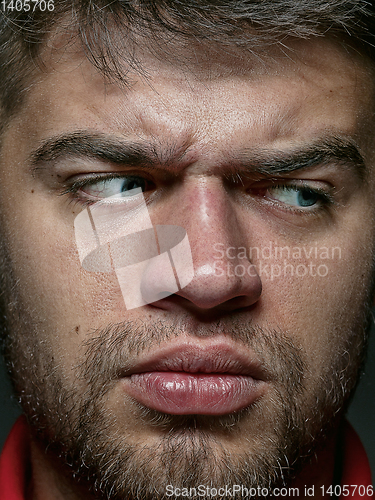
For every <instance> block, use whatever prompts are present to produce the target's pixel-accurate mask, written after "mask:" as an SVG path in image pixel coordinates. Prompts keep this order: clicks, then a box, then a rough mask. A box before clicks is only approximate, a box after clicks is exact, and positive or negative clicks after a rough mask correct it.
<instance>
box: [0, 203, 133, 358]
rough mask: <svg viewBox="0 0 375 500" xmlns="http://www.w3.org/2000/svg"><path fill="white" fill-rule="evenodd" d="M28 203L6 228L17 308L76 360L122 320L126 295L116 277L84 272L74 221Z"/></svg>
mask: <svg viewBox="0 0 375 500" xmlns="http://www.w3.org/2000/svg"><path fill="white" fill-rule="evenodd" d="M28 201H29V203H27V204H26V203H25V206H24V207H23V209H22V207H21V206H20V205H18V208H19V210H18V211H17V213H14V214H13V216H12V217H6V216H5V217H3V219H4V224H3V225H2V232H3V239H2V241H3V246H4V251H5V252H6V254H7V260H9V262H10V266H11V271H12V286H13V288H14V290H15V294H16V301H17V302H18V305H17V309H18V310H19V312H21V314H23V316H24V317H26V315H27V318H28V321H29V322H31V323H32V325H30V327H31V326H32V327H33V328H34V330H35V331H36V332H37V333H36V334H37V335H38V336H39V337H41V339H42V337H44V336H46V337H53V338H54V345H55V347H56V348H57V347H58V348H59V349H63V350H64V352H65V353H68V354H69V356H70V357H76V356H77V353H78V350H79V346H80V344H82V342H84V341H85V340H86V336H87V332H88V331H90V330H92V329H94V328H97V327H98V326H103V325H104V326H105V325H106V324H108V323H115V322H120V321H121V319H123V314H124V302H123V299H122V295H121V290H120V288H119V285H118V281H117V278H116V276H115V274H114V273H107V274H105V273H89V272H86V271H85V270H84V269H82V266H81V264H80V261H79V257H78V252H77V248H76V244H75V239H74V229H73V220H74V217H71V218H70V219H69V220H62V218H61V217H60V218H59V217H58V216H57V214H55V213H54V212H53V210H52V208H51V210H48V209H45V210H44V211H43V213H41V211H40V206H41V205H40V204H37V203H34V201H33V200H28ZM26 206H27V210H26ZM42 206H43V205H42ZM44 206H45V205H44ZM5 213H6V211H5Z"/></svg>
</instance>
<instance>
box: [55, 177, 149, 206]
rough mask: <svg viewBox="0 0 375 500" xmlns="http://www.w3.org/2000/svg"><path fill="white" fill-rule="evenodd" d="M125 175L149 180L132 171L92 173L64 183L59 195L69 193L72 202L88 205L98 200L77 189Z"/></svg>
mask: <svg viewBox="0 0 375 500" xmlns="http://www.w3.org/2000/svg"><path fill="white" fill-rule="evenodd" d="M125 177H139V178H144V179H145V180H146V181H149V180H148V179H147V178H146V177H144V176H143V175H136V174H134V173H129V174H126V175H125V174H106V175H101V174H98V175H94V176H90V177H89V178H87V177H86V178H83V179H78V180H76V181H74V182H73V183H72V184H68V185H65V189H63V191H62V192H61V193H60V195H61V196H63V195H69V197H70V202H71V203H74V204H77V203H79V204H81V205H82V206H84V207H86V206H90V205H93V204H94V203H97V202H98V201H99V200H94V199H90V197H89V195H88V194H84V193H82V194H79V190H80V189H82V188H83V187H87V186H93V185H94V184H96V183H98V182H106V181H110V180H112V179H123V178H125ZM149 182H151V181H149Z"/></svg>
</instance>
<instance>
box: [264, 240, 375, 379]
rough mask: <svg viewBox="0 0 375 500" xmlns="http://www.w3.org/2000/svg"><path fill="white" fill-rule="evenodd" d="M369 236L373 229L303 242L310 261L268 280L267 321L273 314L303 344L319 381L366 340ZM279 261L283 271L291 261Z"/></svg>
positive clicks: (300, 261)
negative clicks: (343, 355)
mask: <svg viewBox="0 0 375 500" xmlns="http://www.w3.org/2000/svg"><path fill="white" fill-rule="evenodd" d="M364 234H367V239H365V238H364V236H363V235H364ZM368 234H369V231H368V230H367V232H366V231H358V232H355V234H352V235H350V237H349V235H346V237H344V236H343V237H342V238H339V237H336V238H331V240H320V241H319V240H318V241H316V242H315V241H314V242H313V243H312V244H311V243H307V242H306V243H303V244H302V245H301V247H302V250H303V249H304V248H306V249H307V251H311V250H312V252H313V254H312V256H311V257H310V258H308V259H307V258H303V257H302V258H297V259H296V258H291V259H289V260H287V264H288V265H291V266H292V267H290V268H289V274H288V276H287V277H285V276H279V277H276V278H274V279H273V280H272V279H268V280H263V285H264V288H263V295H262V298H261V302H262V310H263V312H264V318H266V316H267V314H268V319H269V320H270V321H272V323H273V324H274V325H276V326H277V327H278V328H280V329H281V330H282V331H284V332H285V333H286V334H287V335H288V336H290V337H291V339H292V340H293V341H296V343H297V345H300V346H301V348H302V349H303V351H304V353H305V355H306V359H307V361H308V365H309V371H310V372H311V374H312V375H311V376H312V378H314V379H316V380H317V379H318V378H319V376H321V374H322V373H324V372H325V370H326V369H327V367H329V366H332V364H333V363H334V359H335V358H336V357H337V355H338V353H344V352H345V350H346V349H347V348H348V343H349V347H350V345H351V344H352V345H353V351H354V350H355V346H356V345H358V344H360V343H361V342H362V338H363V326H364V324H365V317H366V312H367V305H369V301H370V295H371V293H370V292H371V284H372V275H373V268H372V264H371V263H372V258H373V251H374V249H373V246H372V244H371V243H370V242H369V238H368ZM280 246H281V245H280ZM315 248H317V250H316V253H315ZM326 249H328V250H329V251H328V252H326ZM295 255H296V254H295ZM274 263H275V264H276V265H279V266H280V268H281V269H283V266H284V265H285V259H282V260H280V259H279V260H275V261H274ZM299 266H300V267H299ZM292 269H293V271H294V275H293V276H291V275H290V274H291V272H292ZM298 269H299V270H300V273H299V275H298ZM319 269H320V273H319V272H318V270H319ZM355 362H356V360H353V363H355Z"/></svg>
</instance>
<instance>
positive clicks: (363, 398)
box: [0, 329, 375, 478]
mask: <svg viewBox="0 0 375 500" xmlns="http://www.w3.org/2000/svg"><path fill="white" fill-rule="evenodd" d="M0 408H1V411H0V447H2V446H3V443H4V441H5V439H6V436H7V434H8V432H9V431H10V429H11V427H12V424H13V422H14V421H15V419H16V418H17V416H18V415H19V414H20V410H19V408H18V406H17V403H16V401H15V400H14V398H13V396H12V393H11V388H10V384H9V382H8V379H7V376H6V372H5V368H4V364H3V361H2V359H1V358H0ZM348 418H349V420H350V422H351V423H352V424H353V426H354V428H355V429H356V431H357V432H358V434H359V435H360V437H361V440H362V443H363V444H364V446H365V448H366V450H367V453H368V457H369V459H370V463H371V469H372V476H373V478H375V331H374V329H373V331H372V332H371V335H370V348H369V353H368V359H367V363H366V367H365V373H364V375H363V377H362V380H361V382H360V385H359V387H358V390H357V392H356V395H355V397H354V399H353V402H352V404H351V407H350V409H349V413H348Z"/></svg>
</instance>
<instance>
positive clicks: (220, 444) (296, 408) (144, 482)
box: [6, 309, 369, 500]
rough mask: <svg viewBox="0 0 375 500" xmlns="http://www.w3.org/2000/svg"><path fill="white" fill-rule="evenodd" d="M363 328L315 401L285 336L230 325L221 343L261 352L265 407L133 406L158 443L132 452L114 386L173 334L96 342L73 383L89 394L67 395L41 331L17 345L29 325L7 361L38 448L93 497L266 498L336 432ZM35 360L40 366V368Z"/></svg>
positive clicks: (118, 331) (143, 329) (148, 332)
mask: <svg viewBox="0 0 375 500" xmlns="http://www.w3.org/2000/svg"><path fill="white" fill-rule="evenodd" d="M21 310H22V309H21ZM23 311H26V309H23ZM368 318H369V314H368V310H367V309H366V313H363V315H362V316H361V317H360V318H358V321H357V323H356V327H355V328H353V331H352V332H351V333H350V334H348V335H347V336H346V339H345V341H343V342H342V345H340V346H338V348H337V350H336V354H335V357H334V359H333V360H332V365H331V366H329V367H328V366H327V368H326V373H322V374H321V377H320V381H323V382H321V385H320V386H317V387H315V388H314V390H315V392H314V394H312V393H311V390H310V393H308V391H307V390H306V387H305V375H306V370H308V365H307V363H306V360H305V359H304V356H303V352H302V350H301V349H300V348H299V347H298V346H296V345H294V344H293V343H292V342H291V340H290V337H288V336H287V335H286V334H284V333H283V332H281V331H279V330H276V329H274V330H270V329H268V330H266V329H262V328H260V327H255V326H254V327H246V328H244V326H243V325H242V326H241V325H240V324H238V325H235V324H234V323H235V322H234V321H231V324H230V325H229V324H227V325H223V327H224V331H225V332H226V333H225V334H226V335H228V336H229V337H230V338H231V339H233V340H235V341H237V342H240V343H243V344H244V345H245V346H246V347H250V348H251V349H253V350H254V351H255V353H256V354H259V356H260V358H261V359H262V362H263V365H264V366H265V367H266V369H267V370H268V371H269V373H270V374H271V378H272V380H273V381H274V383H273V385H272V391H271V395H270V397H269V398H267V399H266V398H260V400H259V401H257V402H256V403H254V404H253V405H252V406H250V407H249V408H245V409H244V410H242V411H240V412H237V413H236V414H232V415H224V416H219V417H209V416H204V415H191V416H190V415H189V416H177V415H166V414H162V413H159V412H156V411H153V410H150V409H148V408H145V407H143V406H142V405H140V404H136V410H135V413H134V418H135V419H138V421H139V423H140V425H141V426H144V427H145V428H148V430H150V429H154V430H155V432H157V434H158V436H159V439H158V440H157V442H156V443H155V442H154V443H153V444H147V443H142V444H137V443H134V442H132V441H131V439H129V438H128V436H127V435H126V433H124V432H121V428H120V427H119V425H118V422H117V421H118V415H117V414H116V412H115V411H113V410H111V408H109V407H108V406H107V405H106V401H107V397H108V394H110V393H111V390H112V389H113V387H114V386H115V384H116V383H118V380H116V377H115V376H114V374H115V373H116V372H117V371H118V369H121V368H123V366H124V364H125V365H126V362H127V359H128V358H129V356H130V355H131V354H132V355H134V354H135V355H137V354H139V353H140V352H142V351H144V350H147V349H150V348H152V347H155V345H157V344H160V343H162V342H165V341H168V340H170V339H172V338H174V337H176V336H178V334H176V331H177V332H178V331H179V330H178V329H177V330H176V325H173V326H171V325H170V326H167V325H165V324H162V323H160V324H153V325H152V326H150V325H148V326H145V325H143V324H142V323H139V322H127V323H121V324H118V325H111V326H108V327H105V328H102V329H98V330H96V331H95V332H92V334H91V336H90V340H89V341H88V342H87V344H86V345H85V355H84V357H83V358H82V359H83V361H82V363H81V364H80V365H79V366H78V367H77V379H78V380H80V381H81V382H82V381H83V382H84V384H85V386H86V390H85V391H83V392H82V391H79V390H78V389H76V388H74V387H66V385H65V383H64V375H63V371H62V368H61V367H60V366H59V365H58V364H54V362H53V361H52V359H53V358H52V356H51V353H50V352H49V351H48V348H47V349H45V347H44V350H43V349H42V348H41V347H40V345H42V344H39V342H36V341H35V338H37V337H38V332H37V331H35V332H33V333H29V334H28V335H22V331H25V329H24V328H25V327H26V324H27V329H28V331H29V332H30V325H32V321H31V318H27V314H26V313H25V314H24V315H23V317H22V318H21V321H18V322H17V323H16V324H14V323H13V325H12V327H11V330H10V331H11V333H10V335H8V339H9V341H8V343H7V348H6V357H7V360H8V365H9V366H10V367H11V371H12V376H13V379H14V384H15V387H16V390H17V392H18V394H19V398H20V402H21V404H22V406H23V408H24V411H25V413H26V415H27V416H28V419H29V421H30V423H31V424H32V427H33V430H34V433H35V435H36V436H37V439H38V440H39V441H40V442H41V443H45V446H47V447H48V450H49V453H52V454H53V456H54V457H56V456H57V457H59V460H60V461H61V463H63V464H64V467H65V468H66V471H67V475H68V476H69V477H72V478H74V481H79V482H80V483H81V484H82V485H83V487H85V488H88V489H90V490H91V491H93V492H94V494H95V497H97V498H100V499H111V500H125V499H133V498H134V499H139V500H151V499H152V500H164V499H167V498H170V496H167V495H166V487H167V485H172V486H173V487H179V488H187V489H190V488H197V487H198V486H199V485H204V486H211V487H213V488H217V489H219V488H220V487H224V488H225V486H228V487H231V486H233V485H244V486H245V487H247V488H249V489H250V488H255V489H258V490H257V491H259V487H260V488H267V489H268V490H269V491H270V490H271V489H272V488H274V487H276V486H282V485H288V484H291V482H292V480H293V478H294V477H295V476H296V475H297V474H298V473H299V472H300V470H301V469H302V468H303V467H304V465H305V464H306V463H307V462H308V461H309V459H310V458H311V457H312V456H313V455H314V453H316V451H317V448H318V447H319V446H324V443H325V440H326V437H327V436H328V435H329V434H330V432H332V430H333V429H334V428H335V427H336V426H337V422H338V420H339V416H340V412H341V410H342V407H343V405H344V404H345V401H346V400H347V399H348V396H349V394H350V393H351V392H352V391H353V388H354V386H355V384H356V380H357V376H358V371H359V368H360V366H361V363H362V357H363V352H364V348H365V343H366V342H365V338H366V335H365V332H366V331H367V329H368V328H367V327H368ZM214 334H215V330H212V331H211V332H210V331H208V330H207V331H206V332H205V335H206V336H210V335H214ZM119 346H121V349H119ZM349 352H350V355H349ZM30 356H31V359H34V360H37V361H36V362H35V363H34V364H30ZM349 360H350V361H349ZM40 380H43V381H44V384H39V383H38V381H40ZM314 403H315V404H314ZM259 429H261V431H260V432H256V430H258V431H259ZM230 440H232V441H233V440H234V442H235V443H236V444H237V446H238V444H240V449H241V451H238V449H237V451H236V452H233V451H231V448H230V447H228V446H227V443H228V442H230ZM217 498H220V496H218V497H217ZM234 498H236V497H234ZM238 498H242V496H239V497H238Z"/></svg>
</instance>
